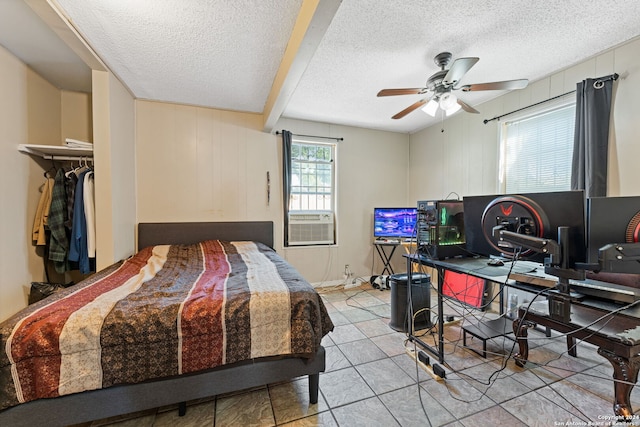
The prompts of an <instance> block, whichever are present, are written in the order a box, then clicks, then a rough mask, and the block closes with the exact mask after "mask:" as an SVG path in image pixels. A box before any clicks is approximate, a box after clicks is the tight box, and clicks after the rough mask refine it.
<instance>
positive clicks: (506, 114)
mask: <svg viewBox="0 0 640 427" xmlns="http://www.w3.org/2000/svg"><path fill="white" fill-rule="evenodd" d="M609 80H614V81H615V80H618V73H613V74H611V75H610V76H606V77H604V78H602V79H598V80H597V81H596V83H597V82H606V81H609ZM575 92H576V91H575V89H574V90H572V91H569V92H566V93H563V94H562V95H558V96H554V97H553V98H549V99H545V100H544V101H540V102H536V103H535V104H531V105H528V106H526V107H522V108H518V109H517V110H513V111H510V112H508V113H505V114H503V115H501V116H496V117H494V118H492V119H484V120H483V121H482V122H483V123H484V124H485V125H486V124H487V123H489V122H492V121H494V120H500V119H501V118H503V117H505V116H508V115H510V114H513V113H517V112H520V111H522V110H526V109H527V108H531V107H535V106H536V105H540V104H544V103H545V102H549V101H553V100H554V99H558V98H562V97H563V96H567V95H571V94H572V93H575Z"/></svg>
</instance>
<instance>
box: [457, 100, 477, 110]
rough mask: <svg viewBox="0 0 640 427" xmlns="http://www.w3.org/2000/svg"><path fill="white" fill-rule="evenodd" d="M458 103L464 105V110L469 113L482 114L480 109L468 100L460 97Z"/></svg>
mask: <svg viewBox="0 0 640 427" xmlns="http://www.w3.org/2000/svg"><path fill="white" fill-rule="evenodd" d="M458 104H459V105H460V106H461V107H462V109H463V110H464V111H466V112H467V113H474V114H480V111H478V110H476V109H475V108H473V107H472V106H471V105H469V104H467V103H466V102H464V101H463V100H461V99H459V98H458Z"/></svg>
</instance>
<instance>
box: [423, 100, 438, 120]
mask: <svg viewBox="0 0 640 427" xmlns="http://www.w3.org/2000/svg"><path fill="white" fill-rule="evenodd" d="M422 111H424V112H425V113H427V114H428V115H430V116H431V117H435V116H436V112H437V111H438V101H436V100H435V99H433V98H432V99H431V100H430V101H429V102H427V104H426V105H425V106H424V107H422Z"/></svg>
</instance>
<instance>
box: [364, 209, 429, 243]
mask: <svg viewBox="0 0 640 427" xmlns="http://www.w3.org/2000/svg"><path fill="white" fill-rule="evenodd" d="M417 217H418V209H417V208H416V207H412V208H408V207H407V208H374V209H373V237H375V238H378V239H379V238H389V239H411V238H415V228H416V220H417Z"/></svg>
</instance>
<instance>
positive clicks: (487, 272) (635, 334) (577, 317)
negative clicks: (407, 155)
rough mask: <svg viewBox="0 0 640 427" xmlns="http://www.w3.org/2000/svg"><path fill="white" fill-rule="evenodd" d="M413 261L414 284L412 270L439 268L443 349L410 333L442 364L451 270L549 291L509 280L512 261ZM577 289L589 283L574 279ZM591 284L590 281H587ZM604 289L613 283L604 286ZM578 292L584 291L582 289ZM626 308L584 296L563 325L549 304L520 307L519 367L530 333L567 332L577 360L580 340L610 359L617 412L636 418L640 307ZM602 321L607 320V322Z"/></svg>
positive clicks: (521, 266) (519, 269) (525, 268)
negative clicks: (445, 286) (445, 285)
mask: <svg viewBox="0 0 640 427" xmlns="http://www.w3.org/2000/svg"><path fill="white" fill-rule="evenodd" d="M405 256H406V257H407V272H408V274H409V280H411V276H410V275H411V272H412V268H411V267H412V266H413V264H414V263H418V264H421V265H427V266H430V267H433V268H435V269H436V270H437V272H438V348H433V347H430V346H429V345H427V344H426V343H423V342H422V341H420V340H419V339H418V338H417V337H413V331H411V330H410V331H409V339H411V340H414V341H416V342H417V343H419V344H420V345H422V346H423V347H424V348H425V349H427V350H429V351H431V352H432V353H434V354H435V355H437V356H438V358H439V360H440V363H442V362H443V361H444V353H443V349H444V339H443V335H442V330H443V326H444V320H443V315H442V313H443V301H442V299H443V298H442V282H443V280H442V279H443V277H444V271H445V270H453V271H456V272H458V273H465V274H469V275H471V276H476V277H480V278H483V279H486V280H489V281H492V282H495V283H503V284H504V285H505V286H509V287H511V288H515V289H521V290H525V291H529V292H540V291H542V292H541V293H540V295H545V294H547V293H548V291H546V290H545V288H543V287H540V286H535V285H532V284H528V283H522V282H517V281H515V280H512V279H509V280H507V275H508V274H509V269H510V268H511V263H508V262H506V263H505V265H504V266H501V267H491V266H488V265H487V261H488V260H487V259H486V258H484V259H483V258H461V259H451V260H433V259H429V258H424V257H420V256H417V255H415V254H412V255H405ZM534 269H535V270H536V274H543V271H544V268H543V267H542V266H541V265H540V264H537V263H531V262H526V261H518V262H516V263H515V264H514V265H513V269H512V272H516V273H527V272H531V271H532V270H534ZM572 282H573V283H572V286H574V285H580V283H583V282H575V281H572ZM586 282H588V281H585V282H584V283H586ZM600 283H601V284H604V285H610V284H606V283H603V282H600ZM576 289H579V288H578V287H576ZM503 306H504V300H503V296H502V294H501V295H500V309H501V310H502V308H503ZM621 307H623V304H620V303H614V302H612V301H607V300H603V299H599V298H594V297H590V296H584V295H583V296H582V298H581V299H579V300H576V301H574V302H572V304H571V321H570V322H569V323H563V322H561V321H559V320H555V319H552V318H551V317H549V314H548V313H549V311H548V303H547V301H537V302H534V303H532V304H531V307H530V309H529V310H527V305H521V306H520V307H519V309H518V318H517V319H516V320H514V321H513V325H512V329H513V332H514V334H515V338H516V340H517V342H518V345H519V353H518V354H516V355H515V357H514V358H515V360H516V364H517V365H518V366H523V365H524V363H525V362H526V360H527V358H528V355H529V348H528V343H527V339H526V338H527V330H528V328H530V327H533V326H536V325H539V326H543V327H546V328H550V329H553V330H555V331H558V332H560V333H563V334H567V346H568V347H569V354H570V355H571V356H574V357H575V356H576V350H575V341H576V339H580V340H583V341H586V342H588V343H592V344H594V345H597V346H598V347H599V348H598V354H600V355H601V356H603V357H604V358H606V359H607V360H609V362H610V363H611V365H612V366H613V370H614V374H613V378H614V380H616V381H615V383H614V392H615V402H614V405H613V409H614V412H615V414H616V415H617V416H620V417H631V416H632V415H633V408H632V406H631V403H630V395H631V390H632V389H633V387H634V385H635V383H636V381H637V379H638V372H639V371H640V304H638V305H635V306H633V307H631V308H626V309H625V310H620V309H621ZM601 318H602V319H601Z"/></svg>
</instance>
